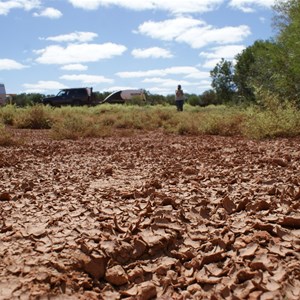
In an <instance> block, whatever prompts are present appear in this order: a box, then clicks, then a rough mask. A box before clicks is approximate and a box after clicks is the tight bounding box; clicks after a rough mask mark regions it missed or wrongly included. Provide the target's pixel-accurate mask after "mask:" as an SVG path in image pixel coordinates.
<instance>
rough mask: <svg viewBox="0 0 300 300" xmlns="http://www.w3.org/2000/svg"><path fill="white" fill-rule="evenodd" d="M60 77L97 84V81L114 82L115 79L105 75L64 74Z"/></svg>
mask: <svg viewBox="0 0 300 300" xmlns="http://www.w3.org/2000/svg"><path fill="white" fill-rule="evenodd" d="M60 79H64V80H70V81H81V82H82V83H85V84H97V83H113V80H112V79H110V78H105V77H104V76H98V75H87V74H80V75H63V76H61V77H60Z"/></svg>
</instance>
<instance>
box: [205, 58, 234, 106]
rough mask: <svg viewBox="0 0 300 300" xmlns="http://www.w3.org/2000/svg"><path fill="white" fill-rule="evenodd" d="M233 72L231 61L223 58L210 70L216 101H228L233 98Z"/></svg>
mask: <svg viewBox="0 0 300 300" xmlns="http://www.w3.org/2000/svg"><path fill="white" fill-rule="evenodd" d="M233 74H234V73H233V64H232V62H231V61H227V60H225V59H224V58H222V59H221V61H220V62H219V63H218V64H217V65H216V66H215V67H214V69H213V70H212V71H210V76H211V78H212V87H213V89H214V90H215V92H216V94H217V100H218V102H221V103H228V102H231V101H232V100H233V96H234V94H235V89H236V87H235V83H234V81H233V76H234V75H233Z"/></svg>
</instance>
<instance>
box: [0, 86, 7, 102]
mask: <svg viewBox="0 0 300 300" xmlns="http://www.w3.org/2000/svg"><path fill="white" fill-rule="evenodd" d="M5 103H6V91H5V86H4V84H3V83H0V106H2V105H5Z"/></svg>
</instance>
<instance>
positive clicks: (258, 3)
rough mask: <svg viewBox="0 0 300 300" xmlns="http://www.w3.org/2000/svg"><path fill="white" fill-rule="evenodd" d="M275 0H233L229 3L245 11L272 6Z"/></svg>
mask: <svg viewBox="0 0 300 300" xmlns="http://www.w3.org/2000/svg"><path fill="white" fill-rule="evenodd" d="M274 4H275V0H231V1H230V3H229V5H230V6H231V7H233V8H236V9H240V10H241V11H243V12H245V13H249V12H253V11H255V8H256V7H263V8H271V7H272V5H274Z"/></svg>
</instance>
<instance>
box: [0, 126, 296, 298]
mask: <svg viewBox="0 0 300 300" xmlns="http://www.w3.org/2000/svg"><path fill="white" fill-rule="evenodd" d="M14 134H15V135H17V136H21V137H22V138H23V139H24V143H23V144H21V145H18V146H13V147H8V148H4V147H0V214H1V218H0V299H141V300H144V299H214V300H215V299H216V300H217V299H292V300H293V299H295V300H299V299H300V260H299V259H300V212H299V211H300V210H299V209H300V171H299V170H300V147H299V142H300V139H299V138H296V139H277V140H267V141H251V140H245V139H242V138H238V137H218V136H200V137H188V136H175V135H164V134H162V133H160V132H150V133H139V134H136V135H133V136H127V137H126V136H125V137H124V136H123V137H110V138H100V139H83V140H77V141H69V140H64V141H53V140H51V139H49V138H48V135H47V134H48V132H47V131H42V130H41V131H30V130H15V132H14Z"/></svg>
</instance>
